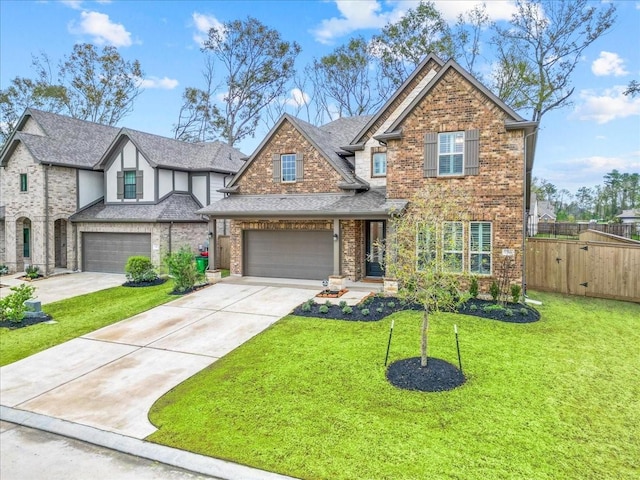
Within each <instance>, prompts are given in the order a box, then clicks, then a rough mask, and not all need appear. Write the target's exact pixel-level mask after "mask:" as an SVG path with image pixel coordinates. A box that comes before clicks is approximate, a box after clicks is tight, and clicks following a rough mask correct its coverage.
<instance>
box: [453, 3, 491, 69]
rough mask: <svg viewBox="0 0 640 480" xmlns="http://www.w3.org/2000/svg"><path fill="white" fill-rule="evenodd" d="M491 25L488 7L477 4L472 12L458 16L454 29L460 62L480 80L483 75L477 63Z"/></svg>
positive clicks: (454, 39)
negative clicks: (485, 32)
mask: <svg viewBox="0 0 640 480" xmlns="http://www.w3.org/2000/svg"><path fill="white" fill-rule="evenodd" d="M491 25H492V22H491V20H490V18H489V15H488V14H487V6H486V5H485V4H484V3H483V4H476V5H475V6H474V7H473V8H472V9H471V10H469V11H467V12H465V13H464V14H462V13H461V14H460V15H458V20H457V21H456V24H455V26H454V29H453V43H454V46H455V49H456V53H457V56H458V59H459V62H460V63H461V64H462V66H463V67H464V68H466V69H467V71H468V72H469V73H470V74H471V75H473V76H474V77H476V78H478V79H480V78H481V75H480V73H479V72H478V71H477V70H476V61H477V60H478V58H480V57H481V55H480V54H481V40H482V33H483V31H485V30H487V29H488V28H489V27H490V26H491Z"/></svg>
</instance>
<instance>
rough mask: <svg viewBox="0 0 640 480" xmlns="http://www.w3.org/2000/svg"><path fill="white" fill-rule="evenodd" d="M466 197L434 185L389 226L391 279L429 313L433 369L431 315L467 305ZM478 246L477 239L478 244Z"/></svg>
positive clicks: (425, 328) (424, 340) (424, 348)
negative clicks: (464, 286)
mask: <svg viewBox="0 0 640 480" xmlns="http://www.w3.org/2000/svg"><path fill="white" fill-rule="evenodd" d="M467 204H468V202H467V201H465V198H464V197H463V196H462V195H458V194H455V193H452V192H450V191H446V190H445V189H443V188H442V187H439V186H434V185H432V186H428V187H426V188H424V189H422V190H421V191H420V192H419V193H418V194H417V195H416V196H414V197H413V198H412V199H411V202H410V204H409V207H408V208H407V211H406V212H403V214H402V215H398V216H394V217H393V218H392V219H391V221H390V222H389V234H388V235H387V240H386V244H385V245H380V246H379V247H380V248H384V249H385V269H386V276H388V277H391V278H394V279H396V280H397V281H398V283H399V285H400V289H399V296H400V297H401V298H402V299H403V300H405V301H409V302H412V303H418V304H420V305H422V307H423V308H424V312H423V315H422V326H421V329H420V332H421V348H420V357H421V360H420V365H421V366H422V367H427V365H428V342H429V321H430V315H431V314H432V313H435V312H439V311H443V310H444V311H450V310H453V309H455V308H456V307H457V306H458V305H460V304H461V303H462V302H464V301H465V300H466V296H465V294H463V293H462V292H461V291H460V280H461V279H462V278H464V276H465V274H464V273H463V269H462V266H463V258H462V253H459V252H462V250H463V248H462V246H463V242H464V239H463V231H464V229H463V221H464V220H466V219H467V217H468V215H467V213H466V212H465V211H464V205H467ZM472 241H473V239H472Z"/></svg>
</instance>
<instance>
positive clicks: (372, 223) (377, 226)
mask: <svg viewBox="0 0 640 480" xmlns="http://www.w3.org/2000/svg"><path fill="white" fill-rule="evenodd" d="M366 229H367V239H366V241H367V252H366V253H367V260H366V262H367V268H366V274H367V277H382V276H383V275H384V266H383V259H384V252H383V250H382V249H381V248H380V247H379V245H380V244H381V243H382V242H384V239H385V234H386V231H385V230H386V225H385V221H384V220H367V222H366Z"/></svg>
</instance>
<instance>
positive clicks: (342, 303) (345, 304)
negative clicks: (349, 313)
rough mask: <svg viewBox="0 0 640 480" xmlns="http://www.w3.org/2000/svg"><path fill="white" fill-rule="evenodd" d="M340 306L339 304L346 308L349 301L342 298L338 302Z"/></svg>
mask: <svg viewBox="0 0 640 480" xmlns="http://www.w3.org/2000/svg"><path fill="white" fill-rule="evenodd" d="M338 306H339V307H340V308H344V307H346V306H347V302H345V301H344V300H340V303H339V304H338Z"/></svg>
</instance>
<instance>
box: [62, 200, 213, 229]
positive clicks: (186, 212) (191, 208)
mask: <svg viewBox="0 0 640 480" xmlns="http://www.w3.org/2000/svg"><path fill="white" fill-rule="evenodd" d="M199 208H200V205H199V204H198V203H197V202H196V201H195V199H194V198H193V197H192V196H191V195H190V194H187V193H174V194H172V195H169V196H168V197H167V198H165V199H164V200H163V201H161V202H160V203H157V204H153V205H149V204H136V203H121V204H109V205H105V204H104V202H99V203H96V204H94V205H92V206H90V207H88V208H85V209H84V210H81V211H79V212H77V213H74V214H73V215H72V216H71V217H70V218H69V219H70V220H71V221H72V222H202V221H203V219H202V216H201V215H199V214H196V213H195V212H196V211H197V210H198V209H199Z"/></svg>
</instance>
